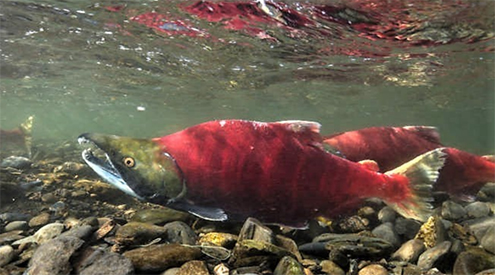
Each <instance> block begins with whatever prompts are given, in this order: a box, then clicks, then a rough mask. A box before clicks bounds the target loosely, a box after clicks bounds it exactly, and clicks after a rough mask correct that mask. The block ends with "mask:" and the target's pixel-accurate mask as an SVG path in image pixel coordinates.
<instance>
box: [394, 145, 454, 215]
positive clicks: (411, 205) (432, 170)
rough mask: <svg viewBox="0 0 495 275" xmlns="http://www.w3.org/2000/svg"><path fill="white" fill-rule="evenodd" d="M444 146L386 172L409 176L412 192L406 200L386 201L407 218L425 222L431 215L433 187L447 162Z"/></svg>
mask: <svg viewBox="0 0 495 275" xmlns="http://www.w3.org/2000/svg"><path fill="white" fill-rule="evenodd" d="M443 150H444V148H437V149H435V150H432V151H429V152H426V153H424V154H422V155H420V156H418V157H416V158H414V159H413V160H411V161H409V162H406V163H405V164H403V165H401V166H399V167H397V168H395V169H394V170H391V171H388V172H386V174H387V175H392V174H399V175H403V176H405V177H407V178H408V180H409V187H410V190H411V194H410V195H409V196H408V197H407V199H405V200H401V201H399V202H397V201H385V203H387V204H388V205H389V206H390V207H392V208H393V209H394V210H395V211H397V213H399V214H401V215H402V216H404V217H406V218H411V219H415V220H419V221H422V222H425V221H426V220H427V219H428V218H429V217H430V216H431V210H432V208H433V206H432V205H431V204H430V203H431V202H432V201H433V197H432V192H431V191H432V188H433V185H434V184H435V182H436V180H437V178H438V176H439V174H440V173H439V170H440V169H441V168H442V167H443V164H444V162H445V156H446V154H445V152H444V151H443Z"/></svg>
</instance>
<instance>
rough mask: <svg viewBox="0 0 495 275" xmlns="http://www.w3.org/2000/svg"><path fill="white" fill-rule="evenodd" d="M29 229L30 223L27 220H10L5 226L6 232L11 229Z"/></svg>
mask: <svg viewBox="0 0 495 275" xmlns="http://www.w3.org/2000/svg"><path fill="white" fill-rule="evenodd" d="M27 229H29V225H28V223H27V221H13V222H9V223H8V224H7V225H6V226H5V228H4V230H5V232H9V231H13V230H22V231H25V230H27Z"/></svg>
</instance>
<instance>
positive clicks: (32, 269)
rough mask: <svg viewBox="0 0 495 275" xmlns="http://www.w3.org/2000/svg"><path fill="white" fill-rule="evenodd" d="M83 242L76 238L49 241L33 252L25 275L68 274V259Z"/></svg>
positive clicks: (69, 270)
mask: <svg viewBox="0 0 495 275" xmlns="http://www.w3.org/2000/svg"><path fill="white" fill-rule="evenodd" d="M83 244H84V241H83V240H81V239H79V238H76V237H59V238H56V239H53V240H49V241H47V242H45V243H43V244H42V245H40V246H39V247H38V249H36V250H35V252H34V254H33V257H32V258H31V260H30V261H29V264H28V269H27V270H26V272H25V273H24V274H25V275H54V274H70V273H71V271H72V267H71V263H70V258H71V257H72V255H74V253H75V252H76V250H78V249H79V248H80V247H81V246H82V245H83Z"/></svg>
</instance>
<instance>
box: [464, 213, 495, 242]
mask: <svg viewBox="0 0 495 275" xmlns="http://www.w3.org/2000/svg"><path fill="white" fill-rule="evenodd" d="M464 224H465V225H467V226H468V227H469V229H470V230H471V232H473V234H474V236H475V237H476V239H478V240H481V239H482V238H483V236H485V233H486V231H487V230H488V229H489V228H490V227H492V226H495V217H494V216H489V217H484V218H479V219H473V220H468V221H465V222H464Z"/></svg>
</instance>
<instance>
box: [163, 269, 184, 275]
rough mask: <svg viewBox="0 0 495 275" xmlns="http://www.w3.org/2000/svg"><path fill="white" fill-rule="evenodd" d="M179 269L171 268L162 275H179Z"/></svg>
mask: <svg viewBox="0 0 495 275" xmlns="http://www.w3.org/2000/svg"><path fill="white" fill-rule="evenodd" d="M179 269H180V268H178V267H172V268H169V269H167V270H165V271H164V272H162V273H161V275H177V272H179Z"/></svg>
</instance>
